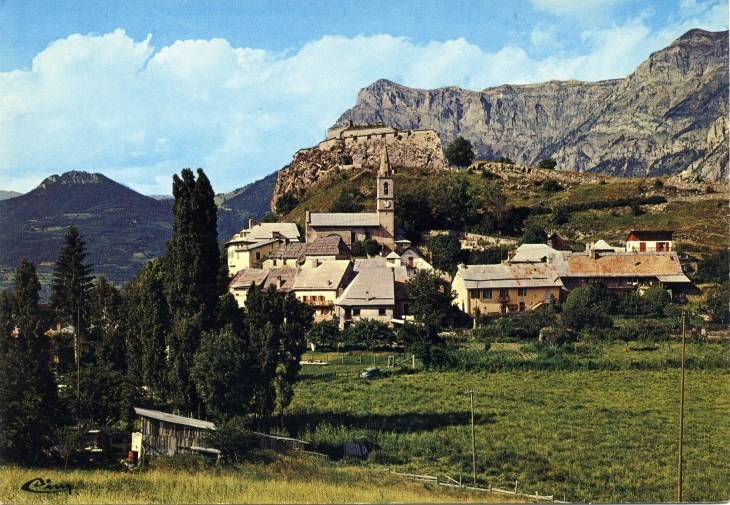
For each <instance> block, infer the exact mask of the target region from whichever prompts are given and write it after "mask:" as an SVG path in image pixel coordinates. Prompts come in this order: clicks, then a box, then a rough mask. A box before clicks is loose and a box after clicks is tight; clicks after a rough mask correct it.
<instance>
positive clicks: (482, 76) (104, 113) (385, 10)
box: [0, 0, 728, 194]
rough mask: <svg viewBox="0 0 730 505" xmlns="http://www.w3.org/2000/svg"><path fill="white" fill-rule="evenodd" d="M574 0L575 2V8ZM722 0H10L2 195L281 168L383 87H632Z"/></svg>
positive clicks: (3, 12)
mask: <svg viewBox="0 0 730 505" xmlns="http://www.w3.org/2000/svg"><path fill="white" fill-rule="evenodd" d="M576 5H578V6H579V7H576ZM692 28H702V29H705V30H710V31H719V30H727V29H728V2H727V0H659V1H649V0H644V1H631V0H581V1H580V2H576V1H574V0H514V1H510V2H503V1H488V0H444V1H440V0H427V1H413V0H387V1H385V0H368V1H367V2H362V1H356V0H332V1H326V0H321V1H311V0H292V1H263V0H261V1H258V0H249V1H235V0H209V1H205V2H203V1H193V0H190V1H181V0H175V1H172V0H169V1H156V0H146V1H135V0H128V1H114V2H111V1H110V2H104V1H98V0H97V1H91V0H65V1H63V2H59V1H57V0H0V190H14V191H20V192H27V191H30V190H31V189H33V188H34V187H36V186H37V185H38V184H40V183H41V182H42V181H43V179H45V178H46V177H47V176H49V175H53V174H62V173H64V172H67V171H70V170H83V171H88V172H98V173H102V174H104V175H106V176H108V177H110V178H112V179H114V180H116V181H117V182H120V183H122V184H125V185H127V186H129V187H131V188H132V189H135V190H137V191H139V192H141V193H143V194H170V193H171V184H172V175H173V174H175V173H179V172H180V170H182V169H183V168H186V167H190V168H198V167H201V168H203V170H204V171H205V173H206V175H207V176H208V177H209V179H210V180H211V182H212V184H213V188H214V190H215V191H216V192H228V191H232V190H234V189H236V188H240V187H242V186H244V185H246V184H248V183H250V182H253V181H256V180H258V179H261V178H263V177H265V176H266V175H268V174H271V173H273V172H275V171H276V170H279V169H280V168H282V167H283V166H285V165H286V164H287V163H289V162H290V161H291V160H292V156H293V155H294V153H295V152H296V151H297V150H298V149H301V148H305V147H310V146H313V145H316V144H317V143H318V142H320V141H321V140H324V138H325V135H326V131H327V128H329V127H331V126H332V125H333V124H334V123H335V121H336V120H337V119H338V118H339V117H340V115H341V114H342V113H343V112H345V111H346V110H347V109H348V108H350V107H352V106H354V105H355V101H356V99H357V93H358V91H359V90H360V89H362V88H364V87H366V86H368V85H369V84H371V83H373V82H374V81H376V80H378V79H381V78H385V79H389V80H392V81H395V82H398V83H400V84H403V85H406V86H410V87H415V88H426V89H430V88H438V87H443V86H460V87H462V88H465V89H470V90H481V89H484V88H487V87H491V86H498V85H501V84H527V83H538V82H544V81H548V80H552V79H558V80H564V79H578V80H584V81H596V80H601V79H614V78H622V77H626V76H627V75H629V74H630V73H631V72H632V71H633V70H634V69H635V68H636V66H637V65H639V64H640V63H641V62H642V61H644V60H645V59H646V58H647V57H648V56H649V55H650V54H651V53H652V52H654V51H657V50H660V49H662V48H664V47H666V46H667V45H669V44H670V43H671V42H672V41H673V40H675V39H676V38H677V37H679V36H681V35H682V34H683V33H685V32H687V31H688V30H690V29H692Z"/></svg>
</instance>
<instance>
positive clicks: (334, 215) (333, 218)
mask: <svg viewBox="0 0 730 505" xmlns="http://www.w3.org/2000/svg"><path fill="white" fill-rule="evenodd" d="M309 225H310V226H314V227H330V228H337V227H340V226H348V227H353V226H362V227H371V226H380V219H379V218H378V213H377V212H360V213H344V212H312V213H310V214H309Z"/></svg>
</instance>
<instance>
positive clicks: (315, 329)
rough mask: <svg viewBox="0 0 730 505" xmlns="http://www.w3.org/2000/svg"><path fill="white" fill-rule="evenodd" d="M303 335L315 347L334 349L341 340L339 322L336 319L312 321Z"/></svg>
mask: <svg viewBox="0 0 730 505" xmlns="http://www.w3.org/2000/svg"><path fill="white" fill-rule="evenodd" d="M305 337H306V339H307V342H311V343H312V344H314V345H315V347H323V348H325V349H335V348H336V347H337V344H338V343H339V342H340V341H341V340H342V335H341V333H340V323H339V321H338V320H337V319H332V320H329V321H320V322H318V323H314V324H313V325H312V327H311V328H310V329H309V331H308V332H307V333H306V335H305Z"/></svg>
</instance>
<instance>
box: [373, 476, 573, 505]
mask: <svg viewBox="0 0 730 505" xmlns="http://www.w3.org/2000/svg"><path fill="white" fill-rule="evenodd" d="M382 471H383V472H388V473H390V474H392V475H399V476H402V477H407V478H409V479H413V480H417V481H419V482H430V483H432V484H438V485H439V486H444V487H458V488H462V489H469V490H471V491H482V492H487V493H498V494H506V495H513V496H520V497H523V498H529V499H531V500H535V501H547V502H551V503H570V502H567V501H561V500H556V499H555V497H554V496H553V495H541V494H540V493H538V492H537V491H535V494H530V493H523V492H520V491H519V490H518V487H517V481H515V489H514V491H511V490H508V489H500V488H498V487H492V485H491V484H490V485H489V487H488V488H485V487H478V486H467V485H465V484H463V483H461V482H460V480H461V479H459V481H457V480H456V479H452V478H451V477H449V476H448V475H446V474H444V477H446V479H448V480H449V481H451V482H447V481H442V480H439V478H438V476H436V475H418V474H414V473H400V472H394V471H392V470H390V469H389V468H383V469H382Z"/></svg>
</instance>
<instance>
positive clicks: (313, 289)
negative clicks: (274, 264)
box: [292, 258, 353, 322]
mask: <svg viewBox="0 0 730 505" xmlns="http://www.w3.org/2000/svg"><path fill="white" fill-rule="evenodd" d="M352 275H353V274H352V262H351V261H350V260H331V261H320V260H318V259H316V258H307V261H306V262H305V264H304V265H302V268H301V269H299V270H298V273H297V275H296V278H295V279H294V283H293V284H292V291H294V295H295V296H296V297H297V299H299V300H301V301H303V302H305V303H308V304H310V305H312V306H313V307H314V309H315V313H314V321H315V322H319V321H323V320H326V319H332V318H333V317H334V315H335V301H336V300H337V298H338V297H339V296H340V295H341V294H342V293H343V291H344V290H345V286H347V284H348V283H349V282H350V279H351V278H352Z"/></svg>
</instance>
